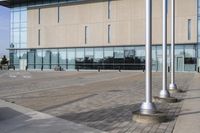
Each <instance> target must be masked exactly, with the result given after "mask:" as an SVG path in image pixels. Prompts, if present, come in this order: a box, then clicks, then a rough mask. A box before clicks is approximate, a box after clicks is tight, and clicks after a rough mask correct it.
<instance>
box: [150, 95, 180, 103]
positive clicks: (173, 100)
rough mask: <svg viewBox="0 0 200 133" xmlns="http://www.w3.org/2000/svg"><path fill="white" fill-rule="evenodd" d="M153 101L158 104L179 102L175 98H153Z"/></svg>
mask: <svg viewBox="0 0 200 133" xmlns="http://www.w3.org/2000/svg"><path fill="white" fill-rule="evenodd" d="M153 100H154V101H155V102H159V103H177V102H179V100H178V99H177V98H175V97H167V98H162V97H158V96H155V97H153Z"/></svg>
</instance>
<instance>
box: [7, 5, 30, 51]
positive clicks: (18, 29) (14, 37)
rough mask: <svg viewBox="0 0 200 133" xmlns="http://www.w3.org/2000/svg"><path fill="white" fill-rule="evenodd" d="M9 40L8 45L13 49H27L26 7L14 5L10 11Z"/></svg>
mask: <svg viewBox="0 0 200 133" xmlns="http://www.w3.org/2000/svg"><path fill="white" fill-rule="evenodd" d="M10 21H11V23H10V29H11V32H10V34H11V38H10V43H12V44H14V48H26V47H27V7H23V6H22V5H21V6H20V5H15V7H13V8H12V9H11V20H10Z"/></svg>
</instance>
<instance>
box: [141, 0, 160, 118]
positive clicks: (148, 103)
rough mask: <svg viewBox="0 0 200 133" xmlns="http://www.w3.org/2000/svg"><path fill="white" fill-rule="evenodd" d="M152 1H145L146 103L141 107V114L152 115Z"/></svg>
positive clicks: (153, 110)
mask: <svg viewBox="0 0 200 133" xmlns="http://www.w3.org/2000/svg"><path fill="white" fill-rule="evenodd" d="M151 50H152V0H146V61H145V63H146V65H145V69H146V101H145V102H144V103H143V104H142V105H141V108H140V111H141V113H143V114H152V113H155V111H156V106H155V105H154V103H153V102H152V61H151V60H152V51H151Z"/></svg>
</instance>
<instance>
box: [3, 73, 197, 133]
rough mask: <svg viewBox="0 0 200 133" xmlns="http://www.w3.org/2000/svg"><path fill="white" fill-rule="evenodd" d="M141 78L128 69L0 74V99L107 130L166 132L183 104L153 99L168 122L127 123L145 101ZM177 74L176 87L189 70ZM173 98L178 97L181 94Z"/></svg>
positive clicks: (156, 82) (156, 86)
mask: <svg viewBox="0 0 200 133" xmlns="http://www.w3.org/2000/svg"><path fill="white" fill-rule="evenodd" d="M144 76H145V75H144V73H142V72H131V71H128V72H121V73H120V72H117V71H103V72H100V73H98V72H89V71H84V72H16V71H9V72H2V73H1V74H0V98H1V99H4V100H7V101H11V102H15V103H16V104H19V105H23V106H25V107H29V108H32V109H35V110H38V111H41V112H44V113H48V114H51V115H54V116H57V117H60V118H63V119H66V120H69V121H73V122H75V123H79V124H83V125H86V126H89V127H92V128H95V129H99V130H102V131H107V132H110V133H147V132H149V133H155V132H156V133H171V132H172V131H173V128H174V125H175V121H176V115H178V114H179V112H180V109H181V107H182V102H178V103H170V104H167V103H165V104H163V103H156V105H157V108H158V109H159V110H160V111H163V112H166V114H168V116H169V117H170V118H171V120H170V121H169V122H165V123H160V124H140V123H135V122H133V121H132V111H134V110H137V109H138V108H139V107H140V103H141V102H142V101H144V92H145V90H144V88H145V84H144ZM176 76H177V84H178V86H179V87H180V88H181V89H183V90H187V88H188V86H189V83H190V81H191V80H192V78H193V76H194V74H193V73H178V74H177V75H176ZM168 77H169V76H168ZM161 78H162V76H161V73H153V95H158V94H159V90H160V89H161V86H162V84H161V83H162V82H161V81H162V79H161ZM173 96H175V97H178V98H179V99H183V98H184V96H185V94H184V93H181V94H174V95H173Z"/></svg>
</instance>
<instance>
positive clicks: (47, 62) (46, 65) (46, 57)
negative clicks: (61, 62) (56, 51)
mask: <svg viewBox="0 0 200 133" xmlns="http://www.w3.org/2000/svg"><path fill="white" fill-rule="evenodd" d="M50 68H51V51H50V50H48V49H44V50H43V69H50Z"/></svg>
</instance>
